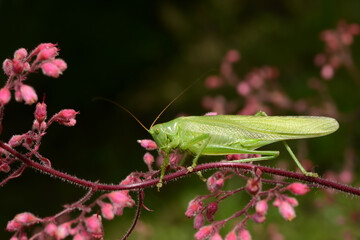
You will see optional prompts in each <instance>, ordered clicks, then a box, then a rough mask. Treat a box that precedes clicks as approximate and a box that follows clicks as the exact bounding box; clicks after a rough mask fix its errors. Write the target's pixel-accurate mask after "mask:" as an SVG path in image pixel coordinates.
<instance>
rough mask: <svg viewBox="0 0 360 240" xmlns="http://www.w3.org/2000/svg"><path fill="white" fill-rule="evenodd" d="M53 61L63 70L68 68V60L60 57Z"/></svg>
mask: <svg viewBox="0 0 360 240" xmlns="http://www.w3.org/2000/svg"><path fill="white" fill-rule="evenodd" d="M52 63H53V64H54V65H55V66H57V67H58V68H59V69H60V71H61V72H64V71H65V70H66V69H67V64H66V62H65V61H64V60H62V59H60V58H57V59H54V60H53V61H52Z"/></svg>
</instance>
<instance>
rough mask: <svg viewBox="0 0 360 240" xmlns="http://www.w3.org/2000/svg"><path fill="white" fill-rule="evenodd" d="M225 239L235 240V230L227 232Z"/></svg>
mask: <svg viewBox="0 0 360 240" xmlns="http://www.w3.org/2000/svg"><path fill="white" fill-rule="evenodd" d="M225 240H237V237H236V232H235V230H232V231H231V232H229V233H228V235H226V237H225Z"/></svg>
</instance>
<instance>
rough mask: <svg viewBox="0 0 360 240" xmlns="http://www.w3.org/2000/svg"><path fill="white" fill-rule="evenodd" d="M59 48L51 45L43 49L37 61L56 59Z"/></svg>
mask: <svg viewBox="0 0 360 240" xmlns="http://www.w3.org/2000/svg"><path fill="white" fill-rule="evenodd" d="M58 51H59V49H58V48H57V47H50V48H45V49H43V50H41V51H40V52H39V54H38V56H37V58H36V61H37V62H38V61H44V60H48V59H54V58H55V57H56V56H57V55H58Z"/></svg>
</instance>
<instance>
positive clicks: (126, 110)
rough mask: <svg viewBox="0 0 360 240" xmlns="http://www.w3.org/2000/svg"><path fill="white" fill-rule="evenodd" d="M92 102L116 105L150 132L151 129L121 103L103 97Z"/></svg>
mask: <svg viewBox="0 0 360 240" xmlns="http://www.w3.org/2000/svg"><path fill="white" fill-rule="evenodd" d="M92 100H93V101H95V100H103V101H107V102H110V103H112V104H114V105H116V106H117V107H119V108H121V109H122V110H124V111H125V112H127V113H128V114H130V115H131V116H132V117H133V118H134V119H135V120H136V121H137V122H138V123H139V124H140V125H141V126H142V127H143V128H144V129H145V130H146V131H147V132H149V129H147V128H146V127H145V126H144V124H142V123H141V122H140V120H139V119H138V118H137V117H135V115H134V114H132V113H131V112H130V110H128V109H127V108H125V107H124V106H121V105H120V104H119V103H117V102H115V101H113V100H110V99H108V98H103V97H95V98H93V99H92Z"/></svg>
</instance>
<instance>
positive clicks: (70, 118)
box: [54, 109, 79, 127]
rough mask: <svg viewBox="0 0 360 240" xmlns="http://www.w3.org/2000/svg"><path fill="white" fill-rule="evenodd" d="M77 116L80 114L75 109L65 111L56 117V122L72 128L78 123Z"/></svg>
mask: <svg viewBox="0 0 360 240" xmlns="http://www.w3.org/2000/svg"><path fill="white" fill-rule="evenodd" d="M77 114H79V112H76V111H75V110H74V109H64V110H61V111H60V112H59V113H57V114H56V115H55V116H54V120H55V121H56V122H58V123H59V124H63V125H65V126H69V127H72V126H74V125H75V123H76V120H75V117H76V115H77Z"/></svg>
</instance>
